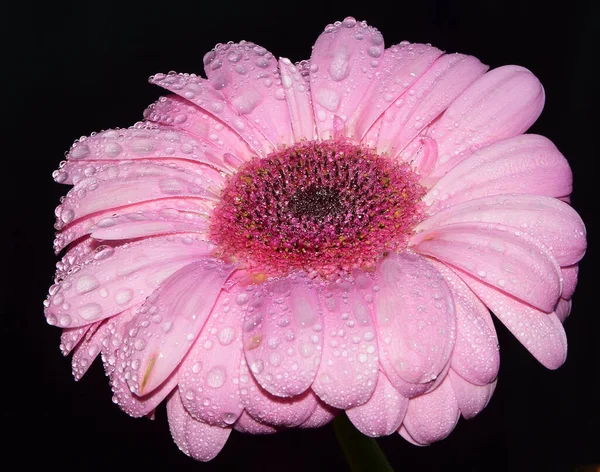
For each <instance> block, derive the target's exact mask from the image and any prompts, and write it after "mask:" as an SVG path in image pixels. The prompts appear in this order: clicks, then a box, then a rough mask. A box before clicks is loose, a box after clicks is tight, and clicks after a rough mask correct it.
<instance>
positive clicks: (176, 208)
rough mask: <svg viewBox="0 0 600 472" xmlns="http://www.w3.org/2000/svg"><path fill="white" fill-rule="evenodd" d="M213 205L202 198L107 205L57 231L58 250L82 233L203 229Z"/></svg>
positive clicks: (105, 235)
mask: <svg viewBox="0 0 600 472" xmlns="http://www.w3.org/2000/svg"><path fill="white" fill-rule="evenodd" d="M213 208H214V204H213V202H210V201H207V200H204V199H200V198H161V199H159V200H151V201H148V202H141V203H137V204H133V205H127V206H125V207H121V208H118V209H114V208H108V209H106V210H104V211H99V212H96V213H92V214H90V215H87V216H85V217H83V218H80V219H78V220H77V221H74V222H73V223H72V224H70V225H68V226H66V227H65V228H63V230H62V231H60V232H59V233H57V234H56V239H55V241H54V248H55V250H56V251H57V252H58V251H61V250H62V249H64V248H65V247H66V246H67V245H68V244H69V243H71V242H73V241H75V240H78V239H79V238H81V237H82V236H85V235H88V234H93V235H94V238H97V239H104V240H119V239H128V238H141V237H148V236H156V235H159V234H165V233H168V232H171V230H172V229H175V230H177V232H190V233H193V232H196V233H204V232H206V230H207V221H208V218H209V215H210V212H211V211H212V209H213Z"/></svg>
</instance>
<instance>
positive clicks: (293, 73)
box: [279, 57, 317, 142]
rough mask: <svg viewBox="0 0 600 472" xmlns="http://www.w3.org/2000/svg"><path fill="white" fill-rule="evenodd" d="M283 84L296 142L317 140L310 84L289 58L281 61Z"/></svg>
mask: <svg viewBox="0 0 600 472" xmlns="http://www.w3.org/2000/svg"><path fill="white" fill-rule="evenodd" d="M279 72H280V73H281V84H282V85H283V92H284V93H285V100H286V102H287V106H288V110H289V113H290V121H291V123H292V130H293V132H294V140H295V142H298V141H301V140H302V139H306V140H308V141H312V140H314V139H315V138H316V136H317V133H316V128H315V118H314V116H313V105H312V99H311V96H310V82H309V81H308V80H306V78H305V77H303V76H302V69H301V68H300V67H299V65H298V66H294V65H293V64H292V63H291V61H290V60H289V59H287V58H285V57H284V58H280V59H279Z"/></svg>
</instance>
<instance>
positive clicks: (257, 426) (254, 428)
mask: <svg viewBox="0 0 600 472" xmlns="http://www.w3.org/2000/svg"><path fill="white" fill-rule="evenodd" d="M233 428H234V429H235V430H236V431H239V432H241V433H249V434H273V433H276V432H277V431H278V430H277V429H276V428H274V427H273V426H269V425H267V424H262V423H259V422H258V421H256V420H255V419H254V418H252V417H251V416H250V415H249V414H248V413H246V412H245V411H244V412H243V413H242V416H240V417H239V419H238V420H237V422H236V423H235V425H234V427H233Z"/></svg>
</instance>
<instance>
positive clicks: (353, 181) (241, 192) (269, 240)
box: [211, 141, 424, 273]
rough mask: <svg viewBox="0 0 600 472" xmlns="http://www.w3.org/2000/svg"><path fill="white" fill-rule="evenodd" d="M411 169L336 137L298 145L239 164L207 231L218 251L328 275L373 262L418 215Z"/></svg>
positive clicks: (270, 267) (403, 237)
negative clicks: (334, 139)
mask: <svg viewBox="0 0 600 472" xmlns="http://www.w3.org/2000/svg"><path fill="white" fill-rule="evenodd" d="M423 194H424V189H423V187H421V186H420V185H419V184H418V179H417V176H416V174H415V173H414V171H413V170H412V169H411V168H410V167H409V166H408V165H406V164H398V163H395V162H393V161H391V160H389V159H387V158H386V157H382V156H379V155H377V154H376V153H374V152H373V151H372V150H370V149H368V148H364V147H360V146H356V145H353V144H350V143H347V142H343V141H325V142H310V143H299V144H297V145H295V146H292V147H289V148H287V149H284V150H282V151H280V152H276V153H273V154H271V155H270V156H268V157H266V158H264V159H257V158H256V159H253V160H251V161H249V162H247V163H246V164H245V165H243V166H242V167H240V169H239V170H238V172H237V173H236V174H235V175H234V176H233V178H232V179H231V181H230V182H229V184H228V185H227V187H226V188H225V190H224V191H223V194H222V200H221V202H220V205H219V207H218V208H217V209H216V211H215V213H214V215H213V220H212V224H211V236H212V238H213V239H214V241H215V243H216V244H218V245H219V247H221V248H223V251H224V255H225V256H230V257H232V258H235V259H239V260H243V261H246V262H248V263H249V264H250V265H251V266H257V265H258V266H262V267H263V268H264V269H265V270H266V271H275V272H282V271H288V270H289V269H290V268H300V269H305V270H306V269H310V270H316V271H317V272H320V273H328V272H332V271H338V270H348V269H351V268H354V267H365V266H371V265H373V264H374V263H375V262H376V261H377V259H378V258H379V257H380V256H381V255H382V254H383V253H385V252H386V251H392V250H396V249H398V248H399V247H401V246H402V245H406V242H407V239H408V237H409V235H410V233H411V228H413V227H414V226H415V225H416V224H417V223H418V222H419V221H420V220H421V219H422V214H423V211H422V204H421V203H420V201H421V197H422V196H423Z"/></svg>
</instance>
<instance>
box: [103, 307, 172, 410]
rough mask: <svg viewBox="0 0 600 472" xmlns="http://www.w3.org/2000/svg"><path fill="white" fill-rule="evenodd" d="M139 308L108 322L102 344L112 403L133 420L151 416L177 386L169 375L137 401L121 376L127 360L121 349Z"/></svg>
mask: <svg viewBox="0 0 600 472" xmlns="http://www.w3.org/2000/svg"><path fill="white" fill-rule="evenodd" d="M139 308H140V307H139V306H138V307H135V309H130V310H127V311H125V312H123V313H121V314H120V315H118V316H115V317H114V318H111V319H110V320H107V325H108V331H109V332H110V336H107V337H106V338H104V339H103V340H102V362H103V363H104V370H105V371H106V375H108V376H109V378H110V386H111V388H112V391H113V394H114V396H113V402H114V403H116V404H117V405H119V408H121V409H122V410H123V411H124V412H125V413H127V414H128V415H130V416H133V417H135V418H139V417H142V416H146V415H148V414H150V413H152V412H153V411H154V410H155V409H156V407H157V406H158V405H159V404H160V402H162V401H163V400H164V399H165V398H166V397H167V395H169V393H171V391H173V389H174V388H175V387H176V386H177V378H176V376H175V375H171V376H170V377H169V378H168V379H166V380H165V382H163V384H162V385H160V386H159V387H158V388H157V389H155V390H154V391H153V392H152V393H150V394H148V395H145V396H143V397H139V396H137V395H135V394H134V393H133V392H132V391H131V389H130V387H129V385H128V380H129V378H128V377H129V376H128V375H127V374H125V373H124V371H125V368H126V366H127V362H128V360H127V358H126V357H125V354H124V350H123V345H124V340H125V339H126V338H127V337H129V336H130V335H131V333H133V332H134V331H131V329H132V320H133V319H134V318H135V317H136V316H138V315H139V311H140V310H139Z"/></svg>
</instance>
